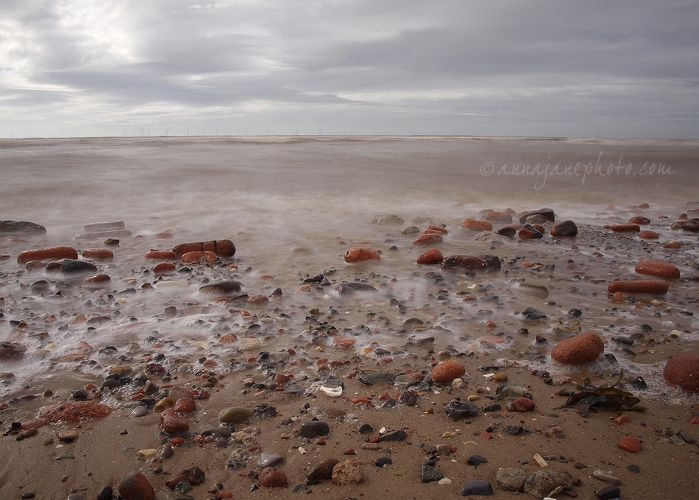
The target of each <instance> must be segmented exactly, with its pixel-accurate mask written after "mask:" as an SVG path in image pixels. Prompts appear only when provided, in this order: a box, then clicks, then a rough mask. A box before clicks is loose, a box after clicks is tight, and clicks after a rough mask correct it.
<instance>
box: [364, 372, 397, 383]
mask: <svg viewBox="0 0 699 500" xmlns="http://www.w3.org/2000/svg"><path fill="white" fill-rule="evenodd" d="M357 380H359V381H360V382H361V383H362V384H364V385H375V384H386V385H393V383H394V382H395V380H396V375H395V374H393V373H389V372H377V373H362V374H360V375H359V376H358V377H357Z"/></svg>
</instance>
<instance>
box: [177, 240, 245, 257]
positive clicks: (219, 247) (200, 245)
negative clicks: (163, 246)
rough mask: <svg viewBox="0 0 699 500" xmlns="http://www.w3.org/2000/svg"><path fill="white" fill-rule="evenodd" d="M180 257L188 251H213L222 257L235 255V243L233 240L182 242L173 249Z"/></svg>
mask: <svg viewBox="0 0 699 500" xmlns="http://www.w3.org/2000/svg"><path fill="white" fill-rule="evenodd" d="M172 251H173V253H174V254H175V255H177V256H178V257H181V256H182V255H184V254H186V253H187V252H213V253H214V254H216V255H218V256H220V257H233V256H234V255H235V245H234V244H233V242H232V241H231V240H215V241H197V242H193V243H180V244H178V245H175V246H174V247H173V249H172Z"/></svg>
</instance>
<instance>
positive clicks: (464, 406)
mask: <svg viewBox="0 0 699 500" xmlns="http://www.w3.org/2000/svg"><path fill="white" fill-rule="evenodd" d="M480 411H481V409H480V408H479V407H478V406H476V405H475V404H473V403H471V402H470V401H461V400H459V399H452V400H451V401H449V402H448V403H447V404H445V405H444V412H445V413H446V414H447V417H449V418H451V419H452V420H459V419H460V418H469V417H475V416H477V415H478V413H479V412H480Z"/></svg>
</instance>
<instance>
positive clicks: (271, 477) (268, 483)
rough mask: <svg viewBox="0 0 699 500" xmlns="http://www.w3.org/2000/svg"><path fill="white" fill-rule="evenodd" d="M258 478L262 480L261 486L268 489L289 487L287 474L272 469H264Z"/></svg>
mask: <svg viewBox="0 0 699 500" xmlns="http://www.w3.org/2000/svg"><path fill="white" fill-rule="evenodd" d="M257 478H258V479H259V480H260V484H262V486H265V487H267V488H280V487H282V486H286V485H287V479H286V474H284V472H283V471H280V470H276V469H274V468H272V467H265V468H264V469H262V470H261V471H260V473H259V474H258V476H257Z"/></svg>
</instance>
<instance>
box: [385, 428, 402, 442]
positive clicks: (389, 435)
mask: <svg viewBox="0 0 699 500" xmlns="http://www.w3.org/2000/svg"><path fill="white" fill-rule="evenodd" d="M406 439H408V433H407V432H405V431H404V430H403V429H397V430H395V431H388V432H386V433H384V434H381V442H382V443H383V442H385V441H405V440H406Z"/></svg>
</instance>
